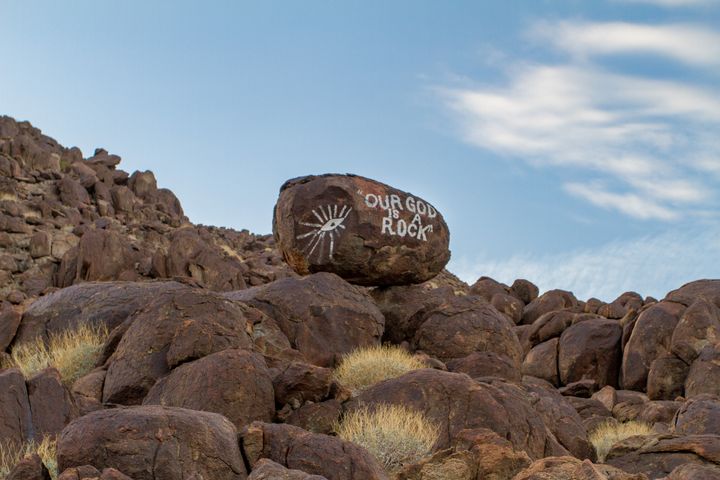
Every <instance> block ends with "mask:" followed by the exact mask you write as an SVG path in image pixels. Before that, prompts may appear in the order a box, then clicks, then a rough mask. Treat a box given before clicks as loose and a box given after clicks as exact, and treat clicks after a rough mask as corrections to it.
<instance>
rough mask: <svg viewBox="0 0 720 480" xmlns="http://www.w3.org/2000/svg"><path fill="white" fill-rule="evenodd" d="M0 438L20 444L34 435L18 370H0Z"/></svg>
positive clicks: (25, 389) (24, 389)
mask: <svg viewBox="0 0 720 480" xmlns="http://www.w3.org/2000/svg"><path fill="white" fill-rule="evenodd" d="M0 405H1V406H2V408H0V439H2V440H4V441H5V442H7V443H15V444H21V443H23V442H24V441H26V440H32V439H33V437H34V432H33V424H32V416H31V415H32V414H31V413H30V402H29V401H28V395H27V388H26V387H25V378H24V377H23V374H22V373H20V370H18V369H16V368H9V369H6V370H0Z"/></svg>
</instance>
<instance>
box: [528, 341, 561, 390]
mask: <svg viewBox="0 0 720 480" xmlns="http://www.w3.org/2000/svg"><path fill="white" fill-rule="evenodd" d="M559 343H560V339H559V338H552V339H550V340H548V341H547V342H543V343H541V344H539V345H536V346H535V347H533V348H532V350H530V352H528V354H527V355H526V356H525V360H524V361H523V364H522V373H523V375H530V376H533V377H537V378H542V379H543V380H547V381H548V382H550V383H552V384H553V386H555V387H557V386H559V385H560V375H559V373H558V344H559Z"/></svg>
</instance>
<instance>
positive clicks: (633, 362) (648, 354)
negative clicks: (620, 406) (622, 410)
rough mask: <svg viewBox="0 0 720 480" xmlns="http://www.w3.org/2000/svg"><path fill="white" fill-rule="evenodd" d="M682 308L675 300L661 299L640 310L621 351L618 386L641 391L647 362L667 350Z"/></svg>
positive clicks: (642, 390) (666, 353) (647, 365)
mask: <svg viewBox="0 0 720 480" xmlns="http://www.w3.org/2000/svg"><path fill="white" fill-rule="evenodd" d="M684 310H685V307H683V306H682V305H680V304H678V303H672V302H666V301H662V302H659V303H655V304H653V305H652V306H650V307H649V308H647V309H646V310H644V311H643V312H642V313H640V315H639V316H638V318H637V321H636V322H635V326H634V328H633V329H632V333H631V334H630V338H629V340H628V342H627V345H626V346H625V349H624V351H623V360H622V371H621V378H620V385H621V386H622V388H624V389H627V390H638V391H641V392H644V391H645V389H646V386H647V378H648V373H649V372H650V365H652V362H653V361H654V360H655V359H656V358H659V357H661V356H665V355H668V354H669V353H670V343H671V338H672V333H673V330H675V326H676V325H677V324H678V322H679V321H680V315H682V313H683V311H684Z"/></svg>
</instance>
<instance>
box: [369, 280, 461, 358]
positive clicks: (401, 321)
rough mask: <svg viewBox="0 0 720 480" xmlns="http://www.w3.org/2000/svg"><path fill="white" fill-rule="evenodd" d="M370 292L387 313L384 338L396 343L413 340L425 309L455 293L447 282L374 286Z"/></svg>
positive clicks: (385, 314) (435, 305) (383, 311)
mask: <svg viewBox="0 0 720 480" xmlns="http://www.w3.org/2000/svg"><path fill="white" fill-rule="evenodd" d="M370 295H372V298H373V299H374V300H375V302H376V303H377V306H378V308H380V311H381V312H382V313H383V315H384V316H385V333H384V334H383V340H384V341H389V342H392V343H395V344H400V343H402V342H405V341H408V342H409V341H410V340H412V338H413V337H414V336H415V332H416V331H417V329H418V327H420V325H421V324H422V322H423V321H424V320H425V315H426V312H427V311H429V310H432V309H434V308H437V307H439V306H440V305H442V304H443V303H445V302H447V301H448V300H449V299H451V298H452V297H454V296H455V293H454V291H453V289H452V287H450V286H448V285H440V286H437V287H436V286H434V285H433V284H432V281H429V282H425V283H422V284H420V285H402V286H397V287H383V288H374V289H372V290H371V291H370Z"/></svg>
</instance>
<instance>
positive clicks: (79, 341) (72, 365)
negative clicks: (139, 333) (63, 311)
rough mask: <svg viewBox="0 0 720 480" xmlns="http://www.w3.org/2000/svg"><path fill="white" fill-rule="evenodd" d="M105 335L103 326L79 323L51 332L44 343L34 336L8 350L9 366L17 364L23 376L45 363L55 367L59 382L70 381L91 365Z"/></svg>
mask: <svg viewBox="0 0 720 480" xmlns="http://www.w3.org/2000/svg"><path fill="white" fill-rule="evenodd" d="M106 338H107V329H105V328H93V327H91V326H89V325H80V326H79V327H78V328H77V329H75V330H67V331H65V332H63V333H60V334H57V335H51V336H50V339H49V341H48V342H47V344H45V342H43V340H42V339H41V338H37V339H35V340H33V341H30V342H27V343H23V344H20V345H17V346H15V347H14V348H13V350H12V353H11V358H12V366H14V367H17V368H19V369H20V371H22V373H23V375H25V377H26V378H29V377H31V376H32V375H34V374H35V373H37V372H39V371H41V370H43V369H45V368H47V367H55V368H57V369H58V371H59V372H60V376H61V377H62V379H63V382H64V383H65V384H67V385H72V383H73V382H74V381H75V380H77V379H78V378H80V377H82V376H83V375H85V374H86V373H88V372H90V370H92V369H93V367H94V366H95V362H96V361H97V359H98V356H99V355H100V353H101V351H102V348H103V345H104V344H105V339H106Z"/></svg>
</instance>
